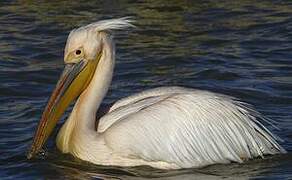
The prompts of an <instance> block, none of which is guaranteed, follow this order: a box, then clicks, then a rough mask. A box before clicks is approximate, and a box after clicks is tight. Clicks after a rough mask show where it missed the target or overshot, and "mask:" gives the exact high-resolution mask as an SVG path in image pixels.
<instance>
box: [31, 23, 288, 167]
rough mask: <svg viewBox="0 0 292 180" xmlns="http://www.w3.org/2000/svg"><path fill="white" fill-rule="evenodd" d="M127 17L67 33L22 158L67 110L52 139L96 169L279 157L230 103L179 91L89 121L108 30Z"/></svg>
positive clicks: (107, 56)
mask: <svg viewBox="0 0 292 180" xmlns="http://www.w3.org/2000/svg"><path fill="white" fill-rule="evenodd" d="M132 26H133V25H132V24H131V20H130V19H128V18H120V19H111V20H103V21H99V22H96V23H92V24H89V25H87V26H84V27H80V28H78V29H74V30H72V31H71V32H70V34H69V36H68V39H67V43H66V48H65V53H64V62H65V64H66V65H65V69H64V71H63V73H62V75H61V77H60V80H59V81H58V83H57V86H56V88H55V90H54V92H53V94H52V96H51V98H50V99H49V102H48V104H47V106H46V108H45V110H44V113H43V115H42V118H41V120H40V123H39V125H38V128H37V131H36V133H35V137H34V140H33V144H32V146H31V149H30V151H29V153H28V158H32V157H33V156H35V155H36V154H37V153H38V152H39V151H40V150H41V148H42V146H43V145H44V144H45V142H46V141H47V139H48V137H49V135H50V134H51V132H52V130H53V128H54V127H55V125H56V123H57V121H58V120H59V119H60V118H61V116H62V114H63V113H64V111H65V110H66V108H67V107H68V106H69V105H70V103H71V102H72V101H74V100H76V103H75V106H74V108H73V110H72V112H71V114H70V116H69V118H68V119H67V120H66V122H65V123H64V125H63V126H62V128H61V130H60V131H59V133H58V136H57V140H56V144H57V147H58V149H59V150H60V151H61V152H63V153H70V154H72V155H73V156H75V157H77V158H79V159H82V160H85V161H88V162H91V163H94V164H99V165H110V166H141V165H148V166H152V167H154V168H159V169H181V168H192V167H202V166H207V165H211V164H216V163H229V162H239V163H241V162H244V161H245V160H247V159H252V158H254V157H264V155H268V154H271V155H272V154H279V153H285V152H286V151H285V149H284V148H282V147H281V146H280V145H279V144H278V143H277V141H276V138H275V136H274V135H273V134H272V133H271V132H270V131H269V130H268V129H267V128H265V127H264V126H263V125H262V124H261V123H260V121H262V120H264V121H267V120H266V119H265V118H263V117H262V116H261V114H260V113H258V112H257V111H255V110H253V109H252V108H251V106H249V105H248V104H246V103H243V102H241V101H239V100H237V99H236V98H233V97H230V96H226V95H222V94H217V93H213V92H209V91H203V90H196V89H189V88H183V87H161V88H156V89H150V90H146V91H143V92H141V93H137V94H134V95H132V96H129V97H126V98H123V99H121V100H119V101H117V102H116V103H114V104H113V105H112V106H111V107H110V108H109V109H108V112H107V113H106V114H105V115H103V116H102V117H100V118H99V119H97V120H96V113H97V111H98V109H99V107H100V105H101V102H102V100H103V98H104V97H105V95H106V93H107V91H108V88H109V86H110V83H111V79H112V76H113V70H114V65H115V46H114V41H113V36H112V33H111V32H112V31H113V30H118V29H124V28H127V27H132Z"/></svg>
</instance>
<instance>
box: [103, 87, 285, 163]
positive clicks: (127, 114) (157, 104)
mask: <svg viewBox="0 0 292 180" xmlns="http://www.w3.org/2000/svg"><path fill="white" fill-rule="evenodd" d="M262 119H264V118H263V117H262V116H261V115H260V114H259V113H258V112H256V111H254V110H252V109H251V107H249V106H248V105H246V104H245V103H242V102H240V101H238V100H236V99H234V98H231V97H229V96H225V95H220V94H216V93H211V92H208V91H199V90H191V89H186V88H178V89H177V90H176V88H170V89H167V88H165V89H161V88H160V89H156V90H155V89H154V90H151V91H148V92H147V91H146V92H144V93H142V94H137V95H134V96H132V99H131V98H127V99H125V100H122V101H120V102H119V103H118V104H117V105H116V106H114V108H113V109H112V110H111V112H110V113H109V114H107V115H106V116H104V117H103V118H102V119H101V120H100V121H101V122H100V127H98V129H99V132H103V133H104V135H105V140H106V142H107V144H108V145H109V146H110V147H111V148H112V149H114V150H115V151H116V152H119V151H120V152H123V154H124V155H125V156H128V157H133V158H142V159H144V160H147V161H165V162H169V163H175V164H176V165H178V166H180V167H182V168H189V167H200V166H205V165H209V164H214V163H227V162H230V161H235V162H243V160H245V159H249V158H252V157H257V156H263V155H264V154H276V153H280V152H282V153H283V152H285V150H284V149H283V148H282V147H281V146H280V145H279V144H278V143H277V142H276V140H275V137H274V136H273V134H272V133H271V132H270V131H268V130H267V129H266V128H265V127H264V126H263V125H262V124H261V123H260V122H259V120H262Z"/></svg>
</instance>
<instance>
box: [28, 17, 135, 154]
mask: <svg viewBox="0 0 292 180" xmlns="http://www.w3.org/2000/svg"><path fill="white" fill-rule="evenodd" d="M130 22H131V20H129V19H128V18H120V19H111V20H103V21H99V22H96V23H92V24H89V25H87V26H84V27H80V28H78V29H74V30H72V31H71V32H70V34H69V36H68V39H67V43H66V47H65V52H64V62H65V68H64V71H63V73H62V75H61V77H60V79H59V81H58V83H57V85H56V87H55V89H54V91H53V93H52V95H51V97H50V99H49V101H48V104H47V106H46V108H45V110H44V112H43V114H42V117H41V120H40V122H39V124H38V128H37V131H36V133H35V136H34V139H33V144H32V146H31V149H30V151H29V152H28V154H27V158H29V159H30V158H32V157H33V156H35V155H36V154H37V153H38V152H39V151H40V150H41V148H42V146H43V145H44V144H45V142H46V141H47V139H48V137H49V135H50V134H51V133H52V131H53V129H54V127H55V126H56V124H57V122H58V120H59V119H60V118H61V116H62V115H63V113H64V112H65V110H66V108H67V107H68V106H69V105H70V103H71V102H72V101H74V100H75V99H76V98H77V97H78V96H79V95H80V94H81V93H82V92H83V91H84V90H85V89H86V88H87V86H88V85H89V83H90V81H91V80H92V77H93V75H94V74H95V70H96V68H97V66H98V65H99V61H100V59H101V57H102V56H103V48H104V47H103V37H104V35H105V34H107V35H108V34H109V30H115V29H122V28H126V27H131V26H133V25H131V24H130Z"/></svg>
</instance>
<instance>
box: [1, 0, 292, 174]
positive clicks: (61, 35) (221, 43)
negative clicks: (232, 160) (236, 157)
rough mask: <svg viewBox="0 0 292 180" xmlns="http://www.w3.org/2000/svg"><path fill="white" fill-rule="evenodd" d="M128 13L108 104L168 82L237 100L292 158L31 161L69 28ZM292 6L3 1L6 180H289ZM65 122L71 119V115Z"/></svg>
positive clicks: (57, 156) (52, 153)
mask: <svg viewBox="0 0 292 180" xmlns="http://www.w3.org/2000/svg"><path fill="white" fill-rule="evenodd" d="M123 16H132V17H134V18H135V19H136V20H137V22H136V23H135V24H136V26H137V27H138V28H136V29H132V30H127V31H122V32H117V33H116V42H117V65H116V69H115V75H114V80H113V82H112V86H111V90H110V92H109V93H108V96H107V98H106V99H105V103H110V102H113V101H115V100H117V99H119V98H121V97H124V96H127V95H130V94H132V93H135V92H138V91H141V90H144V89H147V88H152V87H157V86H163V85H182V86H188V87H194V88H200V89H206V90H211V91H214V92H220V93H224V94H229V95H232V96H235V97H238V98H240V99H242V100H244V101H245V102H248V103H251V104H253V105H254V106H255V108H256V109H257V110H258V111H260V112H262V113H263V114H265V115H266V116H267V117H269V118H271V119H273V120H274V121H275V123H276V124H277V126H278V127H279V128H280V130H277V129H275V128H273V127H271V126H269V125H268V127H269V128H270V129H271V130H272V131H273V132H274V133H275V134H277V135H279V136H280V137H281V138H282V139H283V140H284V142H281V144H282V145H283V146H284V147H285V148H286V149H287V150H288V154H286V155H280V156H274V157H267V158H266V159H264V160H261V159H257V160H253V161H249V162H247V163H244V164H230V165H214V166H210V167H206V168H201V169H188V170H178V171H161V170H155V169H152V168H149V167H138V168H117V167H103V166H95V165H92V164H88V163H86V162H83V161H80V160H77V159H74V158H73V157H71V156H70V155H63V154H61V153H59V152H58V151H57V150H56V148H55V145H54V138H52V139H50V141H49V145H48V146H47V149H48V156H47V157H46V158H45V159H38V160H31V161H28V160H26V157H25V154H26V151H27V149H28V147H29V146H30V144H31V141H32V137H33V134H34V130H35V128H36V125H37V122H38V121H39V119H40V116H41V113H42V110H43V109H44V106H45V104H46V102H47V99H48V96H49V95H50V93H51V91H52V89H53V88H54V86H55V83H56V82H57V79H58V77H59V74H60V73H61V71H62V68H63V62H62V59H63V47H64V45H65V41H66V36H67V35H68V33H69V31H70V30H71V29H72V28H75V27H78V26H80V25H85V24H88V23H91V22H94V21H97V20H99V19H106V18H113V17H115V18H117V17H123ZM291 40H292V3H290V1H234V2H233V1H217V2H215V1H214V2H212V1H196V2H192V1H181V0H177V1H161V0H150V1H147V2H143V1H137V2H136V1H107V2H102V1H94V0H86V1H85V0H84V1H74V2H73V1H69V0H67V1H44V2H33V1H29V0H19V1H1V2H0V178H1V179H17V178H19V179H56V178H59V179H64V178H67V179H92V178H99V177H103V178H104V177H112V178H121V179H144V178H157V177H160V178H162V179H178V178H182V179H196V178H197V179H200V178H201V179H206V178H208V179H217V178H231V179H234V178H262V179H268V178H270V179H275V178H279V179H285V178H286V179H289V178H290V179H291V178H292V168H291V167H292V155H291V153H290V151H291V150H292V41H291ZM66 115H68V113H67V114H66Z"/></svg>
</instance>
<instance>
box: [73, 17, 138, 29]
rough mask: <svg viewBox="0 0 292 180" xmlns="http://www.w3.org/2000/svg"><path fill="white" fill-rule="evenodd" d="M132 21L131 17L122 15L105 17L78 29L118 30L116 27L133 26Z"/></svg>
mask: <svg viewBox="0 0 292 180" xmlns="http://www.w3.org/2000/svg"><path fill="white" fill-rule="evenodd" d="M133 22H134V20H133V19H131V18H130V17H123V18H117V19H107V20H101V21H98V22H95V23H91V24H89V25H86V26H84V27H81V28H79V29H91V28H94V30H96V31H110V30H118V29H125V28H128V27H135V26H134V25H133V24H132V23H133Z"/></svg>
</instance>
